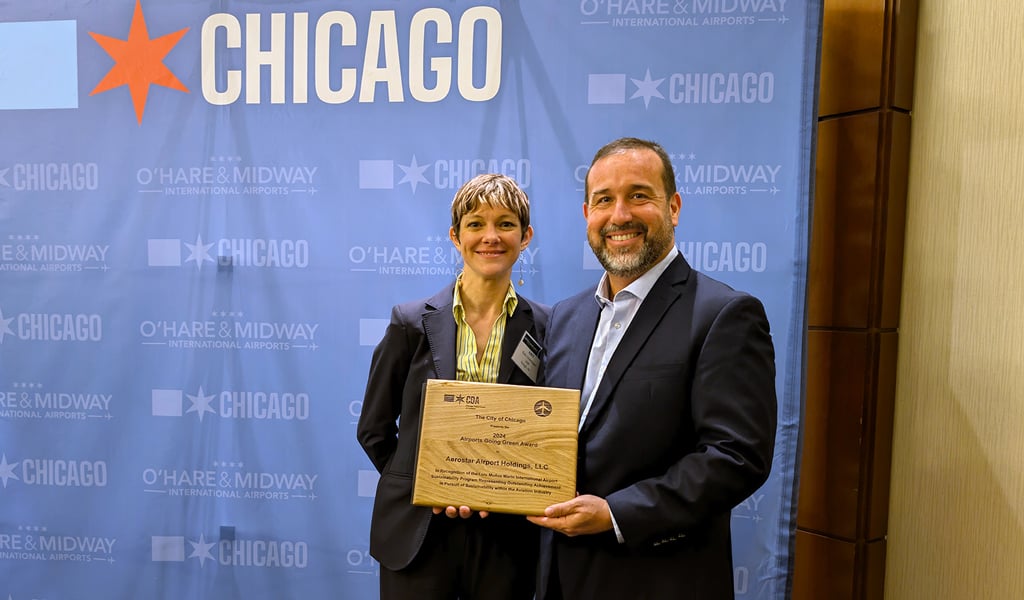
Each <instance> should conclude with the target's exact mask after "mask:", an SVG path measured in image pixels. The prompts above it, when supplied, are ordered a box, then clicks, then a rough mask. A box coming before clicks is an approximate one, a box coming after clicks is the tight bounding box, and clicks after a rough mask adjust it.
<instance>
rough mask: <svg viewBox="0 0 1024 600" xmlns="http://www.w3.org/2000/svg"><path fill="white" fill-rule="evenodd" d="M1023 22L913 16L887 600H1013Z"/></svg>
mask: <svg viewBox="0 0 1024 600" xmlns="http://www.w3.org/2000/svg"><path fill="white" fill-rule="evenodd" d="M1022 9H1024V5H1022V4H1021V1H1020V0H985V1H980V2H973V1H965V0H922V2H921V3H920V12H919V15H918V34H917V67H916V68H917V72H916V77H915V85H914V109H913V126H912V134H911V146H910V181H909V191H908V194H909V195H908V201H907V230H906V242H905V244H906V245H905V259H904V270H903V296H902V312H901V316H900V344H899V346H900V347H899V358H898V374H897V388H896V404H895V410H896V412H895V422H894V426H895V432H894V435H893V462H892V489H891V496H890V514H889V544H888V554H887V562H886V569H885V577H886V582H885V598H886V600H912V599H915V600H916V599H923V600H935V599H951V600H961V599H963V600H975V599H978V600H982V599H989V598H991V599H998V600H1004V599H1016V598H1024V10H1022Z"/></svg>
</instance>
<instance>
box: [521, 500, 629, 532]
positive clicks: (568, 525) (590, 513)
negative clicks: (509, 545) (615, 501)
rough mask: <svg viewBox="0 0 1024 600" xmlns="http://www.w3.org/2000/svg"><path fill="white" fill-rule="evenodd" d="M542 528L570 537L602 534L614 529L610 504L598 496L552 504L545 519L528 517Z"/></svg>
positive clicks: (545, 511) (545, 510)
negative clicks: (609, 508)
mask: <svg viewBox="0 0 1024 600" xmlns="http://www.w3.org/2000/svg"><path fill="white" fill-rule="evenodd" d="M526 519H527V520H528V521H530V522H531V523H534V524H536V525H540V526H541V527H547V528H548V529H554V530H555V531H559V532H561V533H564V534H565V535H567V536H569V537H575V536H577V535H590V534H594V533H601V532H602V531H608V530H609V529H611V528H612V513H611V511H610V510H608V502H607V501H606V500H605V499H604V498H598V497H597V496H590V495H585V496H576V497H575V498H573V499H572V500H569V501H568V502H562V503H560V504H552V505H551V506H549V507H547V508H545V509H544V516H543V517H533V516H528V517H526Z"/></svg>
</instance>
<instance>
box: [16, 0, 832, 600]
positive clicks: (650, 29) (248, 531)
mask: <svg viewBox="0 0 1024 600" xmlns="http://www.w3.org/2000/svg"><path fill="white" fill-rule="evenodd" d="M820 21H821V2H820V0H808V1H798V0H582V1H577V0H566V1H547V0H529V1H528V0H521V1H512V0H502V1H487V0H445V1H441V0H435V2H433V3H428V2H422V1H404V2H397V1H395V2H379V1H376V2H375V1H370V0H365V1H355V0H350V1H344V2H343V1H341V0H293V1H286V0H277V1H272V0H249V1H233V0H222V1H218V2H210V1H200V0H175V1H173V2H171V1H169V0H142V1H141V2H139V1H138V0H103V1H102V2H96V1H92V0H33V1H31V2H28V1H24V2H6V3H3V4H2V5H0V139H2V143H0V598H7V599H8V600H26V599H38V600H86V599H90V600H91V599H93V598H132V599H134V598H139V599H153V598H168V599H170V598H245V599H267V600H270V599H273V600H278V599H282V598H301V599H305V600H313V599H321V598H322V599H326V598H332V599H335V598H352V599H360V600H361V599H367V598H370V599H372V598H375V597H376V596H377V565H376V563H375V562H374V560H373V559H372V558H371V557H370V556H369V555H368V553H367V545H368V533H369V522H370V507H371V504H372V495H373V493H374V486H375V483H376V477H377V476H376V472H375V471H374V470H373V467H372V466H371V464H370V462H369V461H368V460H367V459H366V457H365V456H364V455H363V453H362V451H361V450H360V448H359V446H358V445H357V443H356V441H355V426H356V421H357V419H358V416H359V412H360V402H361V398H362V395H363V386H364V384H365V380H366V374H367V368H368V364H369V360H370V354H371V351H372V349H373V347H374V345H375V344H376V342H377V341H378V340H379V339H380V337H381V335H382V334H383V331H384V328H385V325H386V323H387V319H388V315H389V312H390V307H391V306H392V305H393V304H395V303H397V302H399V301H405V300H410V299H413V298H417V297H422V296H426V295H428V294H430V293H432V292H434V291H436V290H437V289H439V288H440V287H441V286H442V285H444V284H445V283H447V282H448V281H450V280H452V279H453V278H454V277H455V275H456V274H457V273H458V271H459V268H460V262H459V255H458V253H457V252H456V251H455V250H454V249H453V247H452V245H451V243H450V241H449V240H448V225H449V216H448V215H449V213H448V207H449V204H450V202H451V199H452V196H453V194H454V192H455V190H456V189H457V188H458V187H459V186H460V185H461V184H462V183H463V182H465V181H466V180H468V179H469V178H471V177H472V176H474V175H476V174H478V173H482V172H491V171H497V172H502V173H505V174H507V175H510V176H512V177H514V178H515V179H516V180H518V181H519V182H520V184H521V185H522V186H523V187H524V188H525V189H526V191H527V192H528V194H529V195H530V198H531V202H532V206H533V220H534V226H535V229H536V237H535V238H534V240H533V243H532V244H531V245H530V247H529V248H528V249H527V250H526V252H525V253H524V254H523V257H522V261H521V262H520V263H519V264H518V265H517V267H516V270H515V272H514V274H513V278H514V279H515V280H516V281H517V291H520V292H521V293H523V294H525V295H526V296H528V297H530V298H532V299H535V300H539V301H541V302H547V303H554V302H555V301H557V300H560V299H561V298H564V297H566V296H568V295H570V294H571V293H574V292H576V291H578V290H580V289H582V288H584V287H585V286H591V285H593V284H594V283H596V281H597V279H598V278H599V276H600V274H601V271H600V267H599V265H598V264H597V262H596V260H595V259H594V258H593V256H592V254H591V251H590V249H589V247H588V246H587V244H586V241H585V234H584V220H583V216H582V209H581V206H582V201H583V190H582V188H583V177H584V174H585V172H586V168H587V165H588V164H589V162H590V159H591V157H592V155H593V153H594V151H595V150H596V149H597V148H598V147H600V146H601V145H603V144H604V143H605V142H607V141H610V140H612V139H614V138H616V137H620V136H623V135H632V136H638V137H645V138H650V139H654V140H656V141H658V142H660V143H661V144H662V145H663V146H664V147H665V148H666V150H668V152H669V153H671V159H672V162H673V164H674V166H675V168H676V172H677V177H678V184H679V189H680V192H681V193H682V196H683V207H682V213H681V216H680V224H679V227H678V230H677V239H678V241H679V248H680V250H682V252H683V253H684V254H685V255H686V257H687V258H688V260H689V261H690V263H691V264H692V265H693V266H694V267H695V268H697V269H698V270H701V271H703V272H705V273H708V274H710V275H711V276H713V277H716V278H719V279H722V280H724V281H726V282H728V283H730V284H731V285H733V286H734V287H736V288H740V289H744V290H747V291H750V292H752V293H754V294H755V295H757V296H759V297H760V298H761V299H763V300H764V302H765V305H766V307H767V310H768V316H769V319H770V321H771V325H772V329H773V333H774V340H775V344H776V349H777V353H778V373H779V376H778V382H777V385H778V394H779V398H780V405H779V417H780V420H779V423H780V425H779V438H778V447H777V451H776V457H775V468H774V472H773V475H772V477H771V479H770V480H769V481H768V483H767V484H765V486H764V487H763V488H762V489H761V490H760V491H758V492H757V493H756V494H754V495H753V496H752V497H750V498H749V499H748V500H746V501H745V502H744V503H743V504H741V505H740V506H738V507H737V508H736V509H735V511H734V514H733V525H734V546H735V557H736V560H735V589H736V593H737V597H738V598H741V599H759V600H760V599H772V600H779V599H783V598H785V597H786V596H787V593H788V587H789V585H790V583H789V582H790V565H791V549H792V540H793V527H794V514H795V493H796V480H797V474H796V470H797V465H798V458H799V451H800V416H801V409H802V389H803V382H802V365H803V351H804V342H803V338H804V335H803V329H804V325H805V322H804V296H805V288H806V285H805V281H806V270H807V242H808V237H809V235H808V229H809V212H810V189H811V180H812V176H813V169H812V164H813V163H812V161H813V149H814V128H815V109H816V87H817V57H818V51H819V40H820ZM520 278H521V279H522V281H523V283H522V285H521V286H520V285H518V281H519V279H520Z"/></svg>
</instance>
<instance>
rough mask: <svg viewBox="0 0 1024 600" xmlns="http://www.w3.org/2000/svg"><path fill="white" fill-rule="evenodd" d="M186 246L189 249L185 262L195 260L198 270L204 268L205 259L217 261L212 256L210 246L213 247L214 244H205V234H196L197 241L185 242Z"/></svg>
mask: <svg viewBox="0 0 1024 600" xmlns="http://www.w3.org/2000/svg"><path fill="white" fill-rule="evenodd" d="M185 247H186V248H188V251H189V255H188V258H186V259H185V262H189V261H195V263H196V270H197V271H202V270H203V261H207V260H208V261H210V262H217V261H215V260H213V257H212V256H210V248H213V244H204V243H203V236H201V235H197V236H196V243H194V244H190V243H188V242H185Z"/></svg>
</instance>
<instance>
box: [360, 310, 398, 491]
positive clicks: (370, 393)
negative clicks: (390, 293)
mask: <svg viewBox="0 0 1024 600" xmlns="http://www.w3.org/2000/svg"><path fill="white" fill-rule="evenodd" d="M411 361H412V346H411V344H410V341H409V327H408V325H406V321H405V320H404V319H403V318H402V314H401V311H400V310H399V307H397V306H396V307H394V308H393V309H392V310H391V322H390V323H389V324H388V327H387V330H386V331H385V332H384V338H383V339H382V340H381V341H380V343H379V344H377V347H376V348H375V349H374V351H373V357H372V359H371V360H370V374H369V376H368V377H367V381H366V391H365V393H364V395H363V408H362V411H361V412H360V415H359V425H358V426H357V428H356V436H357V437H358V439H359V445H361V446H362V447H363V451H365V452H366V455H367V456H368V457H369V458H370V462H372V463H373V466H374V467H376V468H377V471H378V472H380V473H382V472H383V471H384V468H385V466H386V465H387V464H388V461H390V460H391V457H392V456H393V455H394V454H395V450H396V448H397V447H398V425H397V423H396V422H397V420H398V417H399V414H400V413H401V410H402V391H403V389H404V387H405V382H406V379H407V378H408V375H409V369H410V367H411V364H410V363H411Z"/></svg>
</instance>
